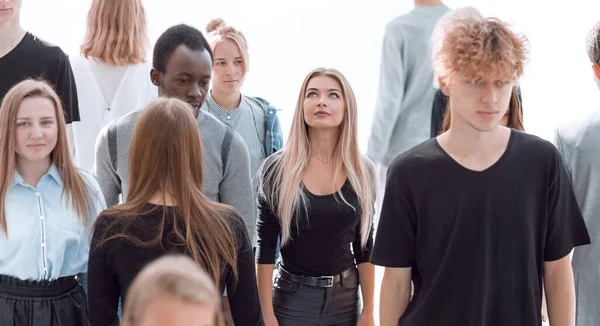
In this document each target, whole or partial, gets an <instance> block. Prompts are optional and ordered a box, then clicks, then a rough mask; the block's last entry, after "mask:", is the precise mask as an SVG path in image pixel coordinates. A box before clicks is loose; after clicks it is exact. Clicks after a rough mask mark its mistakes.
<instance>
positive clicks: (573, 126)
mask: <svg viewBox="0 0 600 326" xmlns="http://www.w3.org/2000/svg"><path fill="white" fill-rule="evenodd" d="M556 137H557V139H556V140H555V141H557V142H559V143H560V145H561V146H571V147H577V146H581V145H583V144H585V143H589V142H593V143H595V144H597V143H598V142H600V110H596V111H594V112H592V113H591V114H588V115H586V116H585V117H583V118H577V119H573V120H570V121H567V122H565V123H562V124H560V125H559V126H558V127H557V133H556Z"/></svg>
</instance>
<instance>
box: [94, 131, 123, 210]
mask: <svg viewBox="0 0 600 326" xmlns="http://www.w3.org/2000/svg"><path fill="white" fill-rule="evenodd" d="M109 128H113V124H112V123H109V124H108V125H107V126H106V127H104V128H103V129H102V131H100V134H99V135H98V137H97V138H96V155H94V156H95V162H94V166H93V168H92V174H93V175H94V177H95V178H96V180H97V181H98V184H99V185H100V189H101V190H102V194H103V195H104V199H105V201H106V205H108V206H113V205H116V204H118V203H119V195H120V194H121V178H120V177H119V175H118V174H117V171H115V168H114V167H113V162H111V159H110V155H109V150H110V149H109V143H108V130H109ZM115 132H116V131H115ZM116 145H117V144H113V146H116ZM114 151H115V154H116V149H115V150H114Z"/></svg>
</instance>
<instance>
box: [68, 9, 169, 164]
mask: <svg viewBox="0 0 600 326" xmlns="http://www.w3.org/2000/svg"><path fill="white" fill-rule="evenodd" d="M148 47H149V41H148V35H147V29H146V15H145V12H144V7H143V5H142V1H141V0H122V1H108V0H94V1H92V6H91V8H90V11H89V13H88V27H87V31H86V35H85V40H84V42H83V44H82V45H81V54H80V55H79V56H73V57H71V66H72V68H73V74H74V75H75V82H76V84H77V90H78V99H79V106H80V116H81V121H80V122H78V123H76V124H74V126H73V133H74V138H75V141H74V142H75V161H76V164H77V165H78V166H79V167H80V168H82V169H84V170H86V171H91V170H92V166H93V165H94V153H95V150H94V149H95V146H94V145H95V142H96V138H97V136H98V134H99V133H100V130H102V128H104V126H106V125H107V124H108V123H109V122H110V121H112V120H114V119H116V118H119V117H121V116H123V115H125V114H127V113H129V112H132V111H134V110H137V109H139V108H142V107H144V106H145V105H146V104H148V103H149V102H150V101H151V100H153V99H155V98H156V97H158V94H157V91H156V87H154V86H153V85H152V83H151V82H150V79H149V78H148V76H149V75H150V68H151V67H150V64H149V63H148V62H147V61H146V60H145V59H146V54H147V52H148Z"/></svg>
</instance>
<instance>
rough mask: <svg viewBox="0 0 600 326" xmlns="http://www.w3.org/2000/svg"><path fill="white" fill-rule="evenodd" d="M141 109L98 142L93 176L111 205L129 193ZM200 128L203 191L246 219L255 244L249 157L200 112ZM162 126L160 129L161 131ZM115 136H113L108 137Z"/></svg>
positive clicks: (224, 128) (214, 120)
mask: <svg viewBox="0 0 600 326" xmlns="http://www.w3.org/2000/svg"><path fill="white" fill-rule="evenodd" d="M140 112H141V110H137V111H134V112H131V113H129V114H127V115H125V116H122V117H120V118H118V119H115V120H113V121H111V122H110V123H109V124H108V125H107V126H106V127H105V128H104V129H102V131H101V132H100V135H98V138H97V139H96V161H95V164H94V168H93V174H94V176H95V177H96V179H97V180H98V183H99V184H100V188H101V189H102V193H103V194H104V197H105V199H106V204H107V205H108V206H111V205H116V204H118V203H119V195H123V200H124V201H125V200H126V196H127V193H128V191H129V166H128V158H129V147H130V146H131V140H132V138H133V132H134V130H135V126H136V124H137V121H138V119H139V115H140ZM198 127H199V128H200V136H201V137H202V145H203V149H204V184H203V185H202V190H203V192H204V194H205V195H206V196H207V197H208V198H210V199H211V200H214V201H218V202H221V203H223V204H227V205H231V206H233V207H234V208H235V209H237V210H238V212H240V214H241V215H242V216H244V218H245V219H246V224H247V227H248V234H249V235H250V236H251V238H252V241H253V243H254V242H255V240H254V234H255V230H256V215H257V206H256V204H255V203H254V201H253V200H252V198H253V196H252V194H253V192H252V183H251V181H250V158H249V155H248V149H247V148H246V145H245V144H244V140H243V139H242V137H240V135H239V134H238V133H237V132H235V131H233V130H232V129H231V128H229V127H227V126H226V125H224V124H223V123H221V122H220V121H219V120H217V118H215V117H214V116H212V115H211V114H210V113H206V112H203V111H200V113H199V115H198ZM159 128H160V126H157V132H159V130H158V129H159ZM110 134H112V136H109V135H110Z"/></svg>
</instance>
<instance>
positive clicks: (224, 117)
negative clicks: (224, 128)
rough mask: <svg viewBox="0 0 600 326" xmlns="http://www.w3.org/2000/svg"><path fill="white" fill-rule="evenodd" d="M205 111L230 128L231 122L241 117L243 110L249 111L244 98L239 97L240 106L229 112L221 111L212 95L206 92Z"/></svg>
mask: <svg viewBox="0 0 600 326" xmlns="http://www.w3.org/2000/svg"><path fill="white" fill-rule="evenodd" d="M205 103H206V109H207V111H208V112H210V113H212V114H213V115H214V116H215V117H217V119H219V120H221V121H222V122H223V123H225V124H227V125H229V126H230V127H231V122H233V121H236V120H237V119H239V117H240V116H241V115H242V113H243V111H244V110H251V108H250V106H249V105H248V103H247V102H246V99H245V98H244V96H242V97H241V100H240V105H239V106H238V107H237V108H235V109H233V110H231V111H227V110H225V109H223V108H222V107H221V106H220V105H219V104H218V103H217V102H216V101H215V99H214V98H213V97H212V94H211V93H210V92H208V95H207V96H206V101H205Z"/></svg>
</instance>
